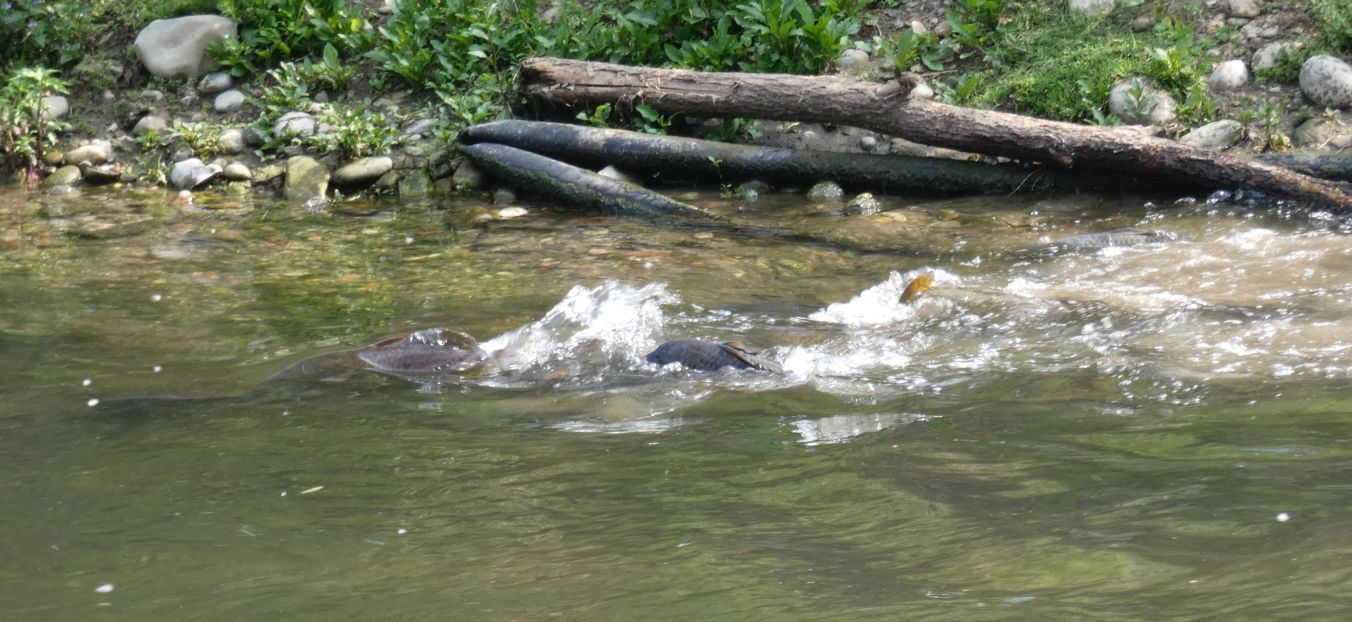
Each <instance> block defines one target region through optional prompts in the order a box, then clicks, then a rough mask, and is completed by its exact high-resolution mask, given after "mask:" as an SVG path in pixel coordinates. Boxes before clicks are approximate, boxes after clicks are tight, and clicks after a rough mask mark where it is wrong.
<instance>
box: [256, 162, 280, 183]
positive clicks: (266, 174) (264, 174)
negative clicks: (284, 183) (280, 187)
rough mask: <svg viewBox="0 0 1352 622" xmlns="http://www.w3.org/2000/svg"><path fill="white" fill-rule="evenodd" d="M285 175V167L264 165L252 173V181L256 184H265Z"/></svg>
mask: <svg viewBox="0 0 1352 622" xmlns="http://www.w3.org/2000/svg"><path fill="white" fill-rule="evenodd" d="M285 174H286V167H285V166H282V165H280V164H266V165H264V166H260V167H258V170H256V171H253V180H254V181H255V182H257V183H267V182H270V181H272V180H274V179H277V178H278V177H281V176H282V175H285Z"/></svg>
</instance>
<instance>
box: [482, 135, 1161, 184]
mask: <svg viewBox="0 0 1352 622" xmlns="http://www.w3.org/2000/svg"><path fill="white" fill-rule="evenodd" d="M460 140H461V141H462V142H466V143H479V142H491V143H499V144H504V145H510V146H512V147H516V148H518V149H524V150H527V151H531V152H534V153H538V154H540V155H544V156H548V157H551V158H557V159H560V160H566V161H568V162H571V163H574V164H580V165H585V166H590V167H593V168H599V167H602V166H606V165H613V166H616V167H619V168H621V169H624V170H626V171H628V172H631V173H638V174H642V175H644V176H647V177H650V178H654V179H657V180H659V181H671V182H674V181H682V180H689V179H697V180H705V181H708V180H718V181H720V182H723V183H728V182H737V181H746V180H750V179H759V180H762V181H766V182H769V183H775V184H781V185H784V184H788V185H802V184H804V183H812V182H816V181H823V180H829V181H834V182H836V183H838V184H840V185H841V186H843V187H845V188H849V189H851V190H869V191H873V192H893V193H914V194H928V195H941V196H955V195H964V194H1010V193H1013V192H1016V191H1030V190H1045V189H1052V188H1055V189H1060V190H1121V189H1123V188H1124V187H1127V186H1124V184H1122V183H1121V182H1122V181H1123V180H1124V178H1125V177H1115V178H1114V177H1109V176H1106V175H1076V174H1073V173H1069V172H1066V171H1060V170H1054V169H1045V168H1044V169H1038V170H1029V169H1028V168H1025V167H1023V166H1016V165H992V164H986V163H982V162H966V161H961V160H950V159H941V158H922V157H915V156H901V155H875V154H859V153H828V152H822V151H810V150H795V149H781V148H774V147H757V146H750V145H733V144H729V143H721V142H716V141H711V140H700V139H696V138H680V137H675V136H658V135H654V134H644V133H640V132H628V131H624V130H612V129H601V128H594V127H584V126H578V125H567V124H563V123H548V122H541V121H522V120H510V121H495V122H492V123H485V124H482V125H476V126H473V127H470V128H468V129H466V130H465V131H463V132H461V133H460ZM1129 187H1139V184H1133V185H1132V186H1129Z"/></svg>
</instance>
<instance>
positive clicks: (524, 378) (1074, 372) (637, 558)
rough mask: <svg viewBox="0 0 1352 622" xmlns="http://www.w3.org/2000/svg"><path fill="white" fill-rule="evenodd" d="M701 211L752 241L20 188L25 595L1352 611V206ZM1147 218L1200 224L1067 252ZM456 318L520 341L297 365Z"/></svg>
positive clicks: (457, 214) (1, 491) (912, 204)
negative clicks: (394, 360)
mask: <svg viewBox="0 0 1352 622" xmlns="http://www.w3.org/2000/svg"><path fill="white" fill-rule="evenodd" d="M691 200H695V201H697V202H699V203H700V204H701V205H704V206H706V207H709V208H710V209H713V210H715V211H717V212H719V213H721V214H724V215H727V216H729V217H731V218H733V219H734V220H735V221H736V222H737V223H738V224H739V226H738V227H734V228H729V227H682V226H654V225H653V224H651V223H646V222H641V221H635V220H631V219H620V218H613V217H607V216H600V215H578V214H570V213H566V212H563V211H555V210H552V209H549V206H544V205H538V204H534V205H529V207H530V208H531V212H530V214H529V215H527V216H526V217H523V218H520V219H513V220H507V221H498V222H492V223H489V224H487V225H478V226H471V225H467V224H466V222H467V219H466V218H465V215H466V214H467V213H468V212H469V211H470V210H473V209H475V208H479V207H481V206H480V205H479V204H478V203H477V202H476V201H475V200H472V199H458V200H438V201H434V202H428V203H358V202H353V203H344V204H338V205H334V206H331V208H330V209H328V210H326V211H324V212H320V213H310V212H304V211H302V210H298V209H296V208H293V207H288V206H286V205H283V204H274V203H270V202H266V201H259V200H253V199H249V198H238V197H234V198H232V197H229V196H224V195H222V196H212V195H209V194H207V195H201V196H199V198H198V205H197V206H194V207H190V208H182V207H175V206H172V205H170V204H169V203H168V201H167V197H166V196H165V195H164V194H163V193H161V192H158V191H106V192H105V191H85V192H84V193H83V194H79V195H73V196H72V195H66V196H59V197H52V196H45V195H39V194H27V193H23V192H21V191H17V190H13V189H9V190H4V191H3V192H0V213H3V214H4V218H5V220H4V222H3V223H0V244H3V249H4V250H3V251H0V304H2V305H3V308H4V309H5V312H4V313H3V314H0V352H3V356H0V372H3V373H0V395H3V401H2V402H0V469H3V472H4V473H5V474H6V476H5V477H4V478H3V479H0V524H3V525H5V526H6V528H7V529H6V531H7V534H6V535H7V537H6V538H4V539H3V541H0V559H3V560H5V561H4V562H3V563H0V620H10V619H14V620H71V619H126V620H146V619H213V620H214V619H221V620H226V619H231V620H233V619H265V618H276V617H288V618H311V617H313V618H319V617H322V618H324V619H339V620H347V619H350V620H370V619H448V618H449V619H473V620H521V619H542V618H547V617H558V618H562V619H611V620H627V619H636V618H648V619H671V620H688V619H729V620H733V619H735V620H876V619H961V620H987V619H988V620H1004V619H1032V618H1050V619H1104V620H1137V619H1163V618H1170V619H1190V618H1196V619H1214V618H1228V619H1291V618H1297V617H1304V618H1310V619H1336V618H1341V617H1345V616H1346V615H1347V614H1348V612H1349V611H1352V606H1350V605H1352V603H1350V602H1349V600H1352V599H1349V597H1348V596H1347V594H1349V593H1352V589H1350V588H1352V579H1349V577H1348V571H1347V567H1348V566H1347V559H1348V558H1349V555H1350V554H1352V529H1349V523H1352V519H1350V518H1349V507H1352V485H1349V484H1348V482H1349V479H1348V471H1349V470H1352V446H1349V442H1348V440H1347V439H1349V438H1352V237H1349V233H1350V232H1352V225H1349V221H1348V220H1346V219H1345V218H1342V217H1337V216H1333V215H1329V214H1324V213H1318V212H1310V211H1308V210H1303V209H1300V208H1299V207H1298V206H1297V207H1290V206H1287V207H1281V206H1245V205H1240V204H1235V203H1231V202H1227V201H1207V200H1205V199H1204V198H1202V197H1198V198H1196V199H1187V198H1185V199H1183V200H1175V198H1161V197H1122V198H1105V197H1095V196H1062V197H1046V196H1043V197H1031V198H982V199H962V200H947V201H932V200H923V199H916V198H910V197H884V198H883V204H884V209H885V211H884V212H883V213H882V214H879V215H876V216H856V217H845V216H842V215H841V214H840V213H839V212H838V211H836V210H834V209H832V208H829V207H822V206H813V205H810V204H808V203H807V202H805V201H804V200H802V199H801V198H800V197H797V196H793V195H773V196H769V197H765V198H763V199H762V200H761V201H758V202H755V203H751V204H745V203H742V202H739V201H736V200H731V199H724V198H720V197H719V196H717V195H715V194H705V195H700V196H697V197H692V198H691ZM1120 227H1137V228H1143V229H1156V230H1162V231H1168V232H1171V233H1175V234H1178V235H1179V236H1181V237H1182V238H1183V239H1182V240H1180V241H1178V242H1173V243H1167V244H1151V245H1145V246H1140V247H1132V248H1110V249H1103V250H1084V251H1076V252H1046V251H1044V250H1040V249H1039V248H1038V245H1040V244H1043V243H1046V242H1050V241H1054V240H1056V239H1059V238H1062V237H1065V236H1069V235H1075V234H1080V233H1086V232H1093V231H1105V230H1111V229H1116V228H1120ZM790 233H793V234H794V235H788V234H790ZM925 273H930V274H933V275H934V276H935V286H934V288H933V289H932V290H931V291H930V292H929V294H928V295H926V296H924V297H922V298H921V299H920V300H919V301H917V303H916V304H913V305H901V304H899V303H898V302H897V296H898V295H899V294H900V292H901V289H902V288H904V286H905V284H906V283H907V282H908V281H909V280H910V279H911V278H914V277H915V276H918V275H920V274H925ZM428 326H448V327H454V328H456V329H459V330H463V331H465V332H467V333H469V334H472V335H474V336H476V337H477V338H479V339H480V340H481V341H482V342H483V343H484V346H485V348H486V349H489V350H491V351H492V352H493V353H494V356H495V362H496V364H497V367H496V368H495V369H494V370H493V371H491V372H488V373H484V374H481V375H478V376H474V377H470V378H466V379H464V380H463V381H460V382H454V383H441V384H428V383H424V384H419V383H415V382H409V381H407V380H404V379H401V378H393V377H386V376H380V375H377V374H360V375H356V376H352V377H349V378H346V379H344V380H343V381H342V382H324V381H323V380H315V381H312V382H303V383H273V384H268V383H265V382H264V380H265V379H266V378H268V377H269V376H270V375H271V374H273V373H274V372H276V371H278V370H279V369H282V368H284V367H285V366H286V365H288V364H290V363H292V362H295V361H297V360H300V359H302V358H305V357H307V356H311V355H314V354H318V353H322V352H327V351H334V350H340V349H344V348H351V347H357V346H361V345H363V344H366V343H371V342H374V341H376V340H378V339H380V338H382V337H385V336H388V335H392V334H399V333H403V332H408V331H411V330H414V329H418V328H423V327H428ZM675 338H701V339H714V340H733V339H736V340H741V341H744V342H748V343H752V344H756V345H759V346H761V347H764V348H765V349H766V353H767V355H769V356H772V357H773V358H775V359H776V360H779V361H781V362H783V363H784V365H785V367H786V369H787V370H788V373H786V374H784V375H770V374H764V373H757V372H754V371H741V372H734V371H728V372H721V373H715V374H707V373H693V372H688V371H683V370H680V369H655V368H653V367H651V366H648V365H645V364H644V363H643V361H642V357H643V355H644V354H645V353H646V352H648V351H650V350H651V349H652V348H653V347H655V346H656V345H657V344H658V343H660V342H662V341H665V340H667V339H675ZM94 400H97V404H96V405H94V406H91V405H90V404H91V402H92V401H94Z"/></svg>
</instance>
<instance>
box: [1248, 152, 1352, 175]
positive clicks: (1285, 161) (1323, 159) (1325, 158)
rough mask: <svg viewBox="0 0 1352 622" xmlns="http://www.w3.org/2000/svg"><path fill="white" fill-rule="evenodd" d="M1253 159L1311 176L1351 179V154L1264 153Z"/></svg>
mask: <svg viewBox="0 0 1352 622" xmlns="http://www.w3.org/2000/svg"><path fill="white" fill-rule="evenodd" d="M1254 159H1255V160H1258V161H1259V162H1262V163H1264V164H1271V165H1273V166H1280V167H1282V168H1289V169H1291V170H1293V171H1296V172H1297V173H1301V174H1304V175H1309V176H1311V177H1319V178H1321V179H1332V180H1334V181H1352V155H1341V154H1332V155H1306V154H1297V153H1265V154H1263V155H1260V156H1258V157H1256V158H1254Z"/></svg>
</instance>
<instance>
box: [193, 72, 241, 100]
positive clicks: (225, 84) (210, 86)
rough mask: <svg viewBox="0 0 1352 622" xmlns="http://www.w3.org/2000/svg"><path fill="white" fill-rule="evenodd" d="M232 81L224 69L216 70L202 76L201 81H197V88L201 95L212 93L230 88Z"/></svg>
mask: <svg viewBox="0 0 1352 622" xmlns="http://www.w3.org/2000/svg"><path fill="white" fill-rule="evenodd" d="M233 83H234V82H233V81H232V80H231V79H230V74H228V73H226V72H224V71H216V72H212V73H209V74H207V75H205V76H202V81H201V82H198V83H197V90H198V91H201V92H202V94H203V95H212V94H215V93H220V92H222V91H224V90H226V89H228V88H230V86H231V85H232V84H233Z"/></svg>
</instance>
